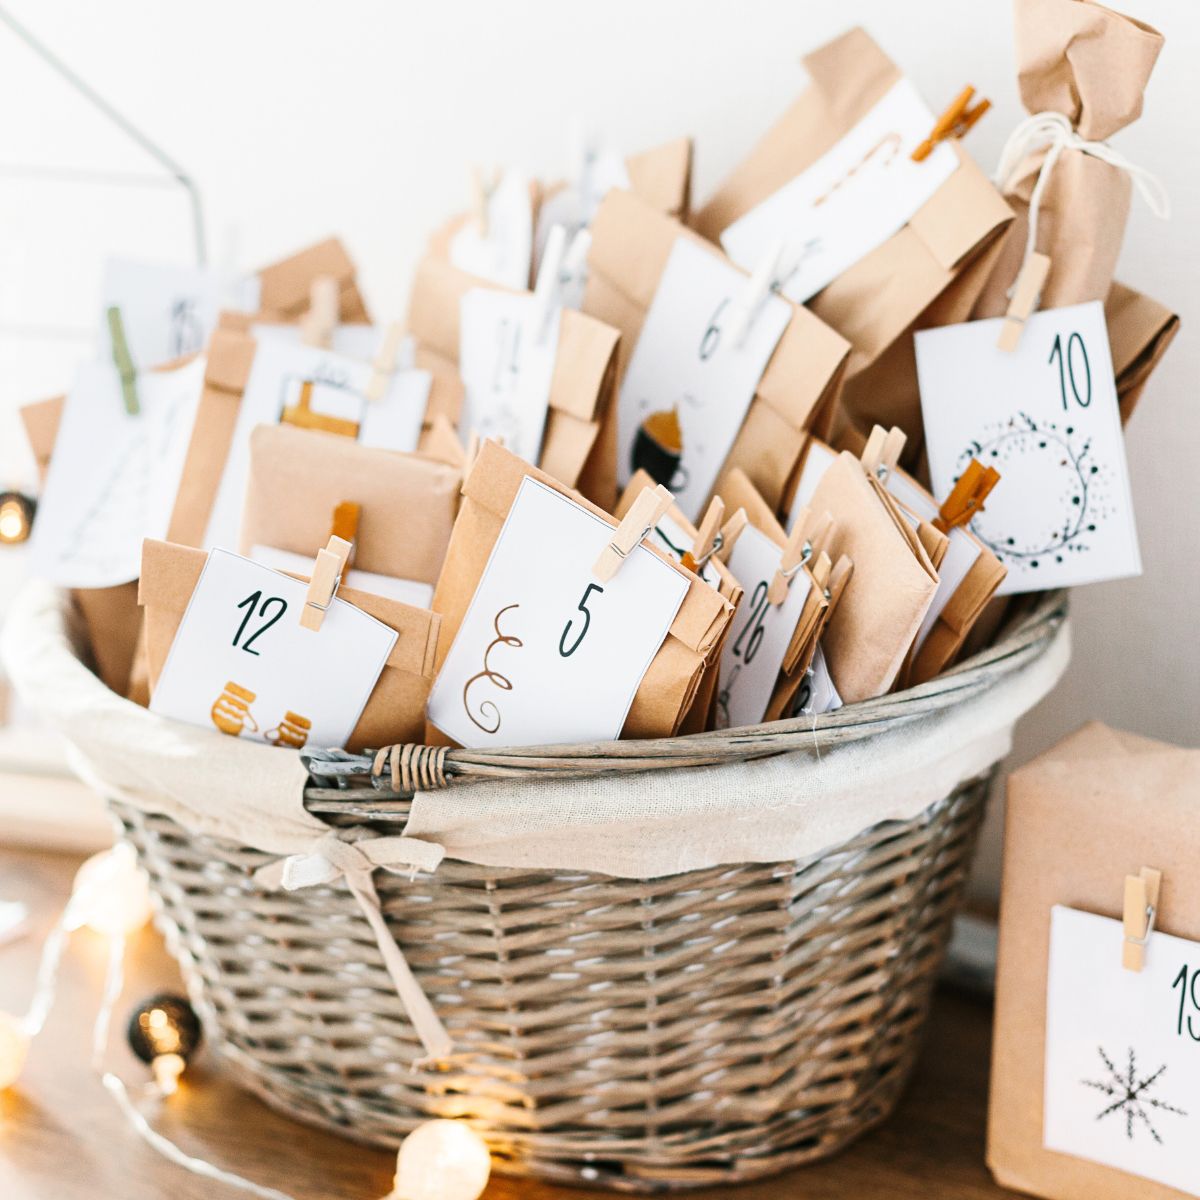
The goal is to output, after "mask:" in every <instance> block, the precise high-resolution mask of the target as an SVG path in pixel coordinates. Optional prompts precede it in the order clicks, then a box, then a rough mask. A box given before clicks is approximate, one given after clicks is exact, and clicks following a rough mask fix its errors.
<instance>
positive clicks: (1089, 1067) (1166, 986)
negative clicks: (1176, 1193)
mask: <svg viewBox="0 0 1200 1200" xmlns="http://www.w3.org/2000/svg"><path fill="white" fill-rule="evenodd" d="M1123 941H1124V929H1123V928H1122V925H1121V922H1120V921H1114V920H1112V919H1111V918H1109V917H1098V916H1095V915H1094V914H1092V913H1086V912H1079V911H1077V910H1075V909H1071V908H1064V907H1062V906H1056V907H1055V908H1054V909H1052V911H1051V920H1050V970H1049V982H1048V985H1047V994H1046V1073H1045V1097H1044V1101H1045V1105H1044V1122H1043V1127H1042V1137H1043V1141H1044V1143H1045V1146H1046V1149H1047V1150H1056V1151H1058V1152H1060V1153H1062V1154H1073V1155H1075V1156H1076V1157H1077V1158H1086V1159H1090V1160H1091V1161H1092V1162H1098V1163H1104V1164H1105V1165H1106V1166H1110V1167H1115V1168H1117V1169H1119V1170H1121V1171H1128V1172H1130V1173H1131V1174H1133V1175H1140V1176H1142V1177H1143V1178H1146V1179H1153V1180H1156V1181H1157V1182H1158V1183H1164V1184H1167V1185H1168V1186H1169V1187H1173V1188H1178V1189H1179V1190H1180V1191H1182V1192H1186V1193H1187V1194H1188V1195H1189V1196H1200V1154H1197V1153H1196V1141H1197V1138H1198V1137H1200V943H1197V942H1189V941H1187V940H1185V939H1184V938H1178V937H1171V936H1170V935H1169V934H1165V933H1162V932H1158V931H1155V932H1152V933H1151V935H1150V940H1149V942H1148V943H1147V945H1146V958H1145V965H1144V967H1143V969H1142V970H1141V971H1127V970H1125V969H1124V968H1123V967H1122V965H1121V949H1122V943H1123ZM1030 1049H1031V1050H1033V1051H1034V1052H1036V1049H1037V1048H1036V1047H1030ZM1130 1190H1131V1194H1132V1189H1130ZM1106 1194H1108V1193H1106ZM1112 1194H1116V1193H1115V1192H1114V1193H1112Z"/></svg>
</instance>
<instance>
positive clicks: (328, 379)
mask: <svg viewBox="0 0 1200 1200" xmlns="http://www.w3.org/2000/svg"><path fill="white" fill-rule="evenodd" d="M370 378H371V367H370V366H369V365H368V364H367V363H365V362H359V361H358V360H356V359H350V358H346V357H345V356H344V355H341V354H337V353H335V352H334V351H332V350H320V349H316V348H314V347H312V346H297V345H292V344H290V343H289V342H287V341H286V340H284V339H281V338H271V339H269V340H268V341H266V342H260V343H259V344H258V346H257V348H256V350H255V352H254V363H253V365H252V366H251V368H250V377H249V378H248V379H247V381H246V390H245V392H244V393H243V395H242V402H241V404H240V405H239V406H238V416H237V424H236V425H235V426H234V431H233V438H232V440H231V442H230V446H229V456H228V458H227V459H226V460H225V470H224V472H223V473H222V475H221V483H220V487H219V488H218V489H217V496H216V500H215V501H214V503H213V509H212V513H211V515H210V516H209V520H208V530H207V532H206V534H205V540H204V548H205V549H209V548H211V547H214V546H224V547H229V546H235V545H237V541H238V530H239V529H240V528H241V521H242V505H243V503H244V502H245V498H246V475H247V472H248V471H249V467H250V434H251V431H252V430H253V429H254V427H255V426H256V425H277V424H279V423H280V422H281V421H287V422H290V423H291V424H296V425H300V426H302V427H304V428H308V429H321V430H324V431H325V432H328V433H337V434H343V435H345V436H347V437H354V438H357V439H358V441H360V442H362V443H363V445H364V446H378V447H379V448H380V449H382V450H415V449H416V448H417V439H418V438H419V437H420V435H421V422H422V421H423V420H424V417H425V406H426V404H427V403H428V401H429V388H430V382H431V381H430V376H429V372H428V371H417V370H398V371H396V372H395V374H394V375H393V376H392V378H391V382H390V385H389V387H388V390H387V392H386V393H385V394H384V395H383V397H382V398H381V399H379V400H376V401H369V400H367V398H366V395H365V393H366V388H367V384H368V382H369V381H370Z"/></svg>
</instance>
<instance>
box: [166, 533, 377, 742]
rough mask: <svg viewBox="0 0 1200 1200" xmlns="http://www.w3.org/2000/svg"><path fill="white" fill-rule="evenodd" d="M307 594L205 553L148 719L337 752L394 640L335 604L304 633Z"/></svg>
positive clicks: (222, 553) (239, 562) (241, 562)
mask: <svg viewBox="0 0 1200 1200" xmlns="http://www.w3.org/2000/svg"><path fill="white" fill-rule="evenodd" d="M311 569H312V564H311V563H310V564H309V570H310V571H311ZM307 591H308V585H307V584H304V583H300V582H299V581H297V580H295V579H289V578H288V577H287V576H286V575H281V574H280V573H279V572H278V571H272V570H270V569H269V568H267V567H264V566H261V565H260V564H258V563H255V562H251V561H250V559H248V558H242V557H240V556H239V555H237V554H231V553H230V552H229V551H227V550H214V551H212V553H211V554H209V556H208V561H207V562H206V563H205V565H204V570H203V571H202V572H201V574H200V579H199V581H198V582H197V584H196V588H195V590H194V591H193V592H192V598H191V600H190V601H189V602H188V606H187V611H186V612H185V613H184V614H183V621H182V622H181V623H180V626H179V629H178V631H177V632H176V634H175V640H174V641H173V642H172V643H171V650H170V653H169V654H168V655H167V661H166V663H165V664H164V665H163V669H162V674H161V675H160V676H159V680H158V684H157V685H156V686H155V688H154V693H153V695H152V696H151V699H150V708H151V711H153V712H156V713H160V714H161V715H162V716H164V717H171V718H173V719H174V720H177V721H187V722H188V723H189V724H192V725H202V726H207V727H208V728H210V729H217V730H219V731H220V732H221V733H224V734H228V735H230V736H231V737H245V738H251V739H252V740H255V741H260V742H268V743H270V744H271V745H276V746H290V747H292V748H294V749H299V748H300V747H301V746H303V745H306V744H312V745H314V746H343V745H345V743H346V741H347V739H348V738H349V737H350V735H351V733H353V731H354V727H355V725H357V724H358V719H359V717H360V716H362V711H363V708H364V707H365V706H366V703H367V699H368V698H369V697H370V695H371V691H372V689H373V688H374V687H375V684H376V681H377V680H378V679H379V675H380V673H381V672H382V671H383V668H384V666H385V665H386V664H387V659H388V655H389V654H391V652H392V647H393V646H394V645H395V644H396V637H397V634H396V631H395V630H394V629H390V628H388V626H386V625H384V624H383V623H382V622H381V621H377V620H375V618H374V617H370V616H368V615H367V614H366V613H364V612H362V611H361V610H359V609H357V608H355V607H354V606H353V605H350V604H347V603H346V602H345V601H344V600H338V599H337V598H336V597H335V598H334V600H333V603H332V604H331V605H330V606H329V611H328V612H326V614H325V619H324V621H323V622H322V624H321V628H320V629H319V630H317V631H313V630H309V629H304V628H303V627H302V626H301V624H300V612H301V609H302V608H303V607H304V598H305V595H306V593H307Z"/></svg>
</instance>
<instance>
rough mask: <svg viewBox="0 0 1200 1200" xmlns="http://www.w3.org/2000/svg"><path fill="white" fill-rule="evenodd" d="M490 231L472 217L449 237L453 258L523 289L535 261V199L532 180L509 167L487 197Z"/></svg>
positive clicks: (464, 267)
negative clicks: (532, 191) (532, 198)
mask: <svg viewBox="0 0 1200 1200" xmlns="http://www.w3.org/2000/svg"><path fill="white" fill-rule="evenodd" d="M485 203H486V205H487V232H486V233H485V232H483V231H482V230H481V229H480V227H479V223H478V221H475V220H473V219H472V220H469V221H467V223H466V224H465V225H464V226H463V227H462V228H461V229H460V230H459V231H458V232H457V233H456V234H455V235H454V236H453V238H451V240H450V261H451V262H452V263H453V264H454V265H455V266H456V267H457V268H458V269H459V270H460V271H466V272H467V273H468V274H469V275H478V276H479V277H480V279H486V280H487V281H488V282H489V283H498V284H499V285H500V286H501V287H508V288H515V289H517V290H518V291H523V290H524V289H525V288H527V287H528V286H529V273H530V267H531V265H532V262H533V203H532V200H531V199H530V195H529V180H528V179H526V178H525V176H524V175H523V174H521V172H520V171H514V170H511V169H510V170H507V171H505V172H504V174H503V176H502V177H501V179H500V182H499V183H497V184H496V186H495V187H494V188H493V189H492V191H491V193H490V194H489V195H488V197H487V199H486V201H485Z"/></svg>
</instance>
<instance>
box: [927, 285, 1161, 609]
mask: <svg viewBox="0 0 1200 1200" xmlns="http://www.w3.org/2000/svg"><path fill="white" fill-rule="evenodd" d="M1000 327H1001V321H1000V319H999V318H997V319H995V320H989V321H971V322H968V323H967V324H965V325H949V326H946V327H944V328H941V329H928V330H925V331H923V332H921V333H918V334H917V335H916V348H917V374H918V378H919V381H920V385H921V410H922V413H923V416H924V420H925V442H926V445H927V447H928V450H929V467H930V472H931V474H932V476H933V490H934V495H936V496H937V497H938V498H939V499H943V498H945V497H946V496H947V495H949V494H950V492H951V490H952V489H953V487H954V484H955V482H956V481H957V479H958V477H959V475H960V474H961V473H962V471H963V470H964V469H965V467H966V466H967V464H968V463H969V462H970V461H971V459H973V458H975V459H978V460H979V462H980V463H981V464H982V465H983V466H985V467H994V468H995V469H996V470H997V471H999V472H1000V482H999V483H998V484H997V485H996V488H995V490H994V491H993V492H992V494H991V495H990V496H989V497H988V500H987V505H986V508H985V510H984V511H983V512H982V513H980V514H979V516H977V517H976V518H975V520H974V521H972V523H971V530H972V532H973V533H975V534H976V536H978V537H979V538H980V540H981V541H983V542H984V544H985V545H987V546H988V547H989V548H990V549H991V550H992V551H993V552H994V553H995V554H996V556H997V557H998V558H999V559H1000V561H1001V562H1003V563H1004V565H1005V566H1006V567H1008V578H1007V579H1006V580H1005V581H1004V584H1003V586H1002V587H1001V588H1000V591H1001V593H1010V592H1031V591H1040V590H1043V589H1045V588H1057V587H1069V586H1071V585H1074V584H1080V583H1094V582H1096V581H1098V580H1102V579H1120V578H1122V577H1124V576H1126V575H1138V574H1140V573H1141V569H1142V566H1141V558H1140V556H1139V554H1138V544H1137V530H1136V528H1135V525H1134V517H1133V501H1132V498H1131V496H1130V492H1129V472H1128V468H1127V466H1126V462H1125V441H1124V438H1123V436H1122V433H1121V414H1120V409H1119V407H1118V404H1117V388H1116V383H1115V381H1114V379H1113V368H1112V355H1111V352H1110V351H1109V346H1108V330H1107V328H1106V326H1105V323H1104V308H1103V306H1102V305H1101V304H1100V303H1099V302H1098V301H1095V302H1092V303H1090V304H1076V305H1072V306H1071V307H1069V308H1055V309H1048V310H1046V311H1044V312H1038V313H1034V315H1033V316H1032V317H1030V318H1029V320H1028V321H1027V322H1026V323H1025V328H1024V330H1023V332H1022V334H1021V340H1020V343H1019V344H1018V346H1017V348H1016V349H1015V350H1013V351H1011V352H1007V351H1004V350H1001V349H999V348H998V347H997V345H996V341H997V338H998V337H999V336H1000Z"/></svg>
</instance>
